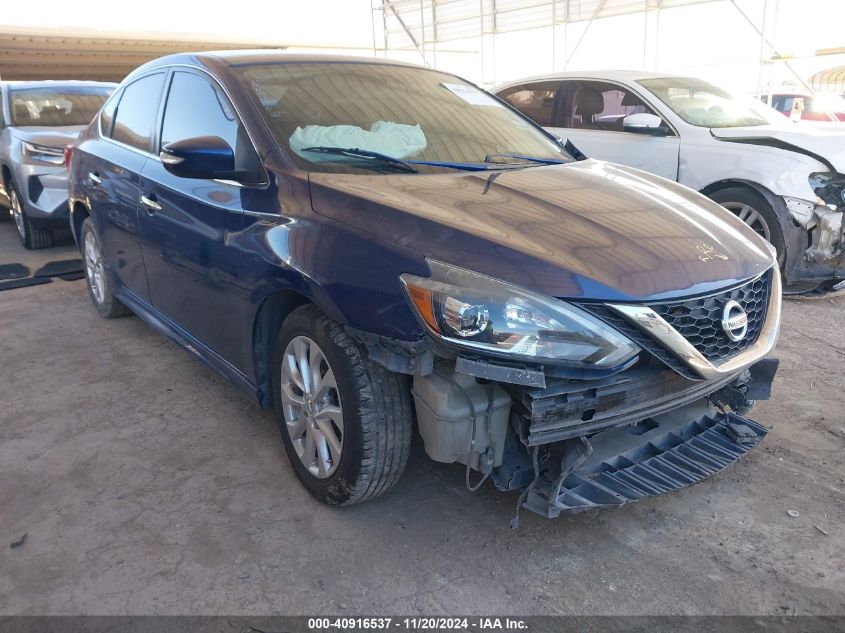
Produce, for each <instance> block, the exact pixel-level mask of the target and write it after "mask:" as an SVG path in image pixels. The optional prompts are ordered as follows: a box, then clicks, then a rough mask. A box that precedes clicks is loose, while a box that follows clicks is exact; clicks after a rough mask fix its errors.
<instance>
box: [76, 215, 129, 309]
mask: <svg viewBox="0 0 845 633" xmlns="http://www.w3.org/2000/svg"><path fill="white" fill-rule="evenodd" d="M79 235H80V238H79V243H80V245H81V246H80V248H81V249H82V258H83V259H82V261H83V263H84V264H85V285H86V287H87V288H88V296H89V297H91V302H92V303H93V304H94V307H95V308H96V309H97V312H99V314H100V316H101V317H103V318H105V319H116V318H119V317H124V316H128V315H130V314H132V311H131V310H130V309H129V308H127V307H126V306H125V305H124V304H123V303H121V302H120V300H119V299H117V298H116V297H115V296H114V294H113V293H112V283H111V278H110V277H109V274H108V271H107V270H104V271H103V272H102V273H101V276H100V278H101V281H102V284H103V291H102V294H103V296H102V299H101V298H99V297H98V296H97V294H96V293H95V291H94V285H95V281H94V280H93V279H92V278H91V275H92V273H91V267H90V266H89V265H88V259H87V255H86V253H85V244H86V239H88V238H87V236H88V235H91V236H92V238H93V239H94V241H95V242H96V244H97V249H98V251H99V252H100V253H102V249H101V248H100V238H99V236H98V235H97V231H96V230H95V228H94V223H93V222H92V221H91V218H85V220H84V221H83V222H82V230H81V231H80V234H79ZM101 257H102V255H101Z"/></svg>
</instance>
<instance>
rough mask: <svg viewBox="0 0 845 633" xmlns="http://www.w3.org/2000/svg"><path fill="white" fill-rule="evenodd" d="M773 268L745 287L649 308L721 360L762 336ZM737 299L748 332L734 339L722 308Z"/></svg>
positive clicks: (710, 356)
mask: <svg viewBox="0 0 845 633" xmlns="http://www.w3.org/2000/svg"><path fill="white" fill-rule="evenodd" d="M771 277H772V271H771V270H768V271H766V273H764V274H763V275H762V276H761V277H758V278H757V279H754V280H753V281H750V282H748V283H746V284H744V285H742V286H739V287H737V288H734V289H733V290H728V291H727V292H721V293H719V294H715V295H710V296H709V297H700V298H698V299H688V300H686V301H679V302H674V303H658V304H653V305H650V306H649V307H650V308H651V309H652V310H654V311H655V312H656V313H657V314H659V315H660V316H661V317H663V319H664V320H666V322H667V323H669V325H671V326H672V327H673V328H675V329H676V330H677V331H678V332H680V334H681V336H683V337H684V338H685V339H687V340H688V341H689V342H690V343H691V344H692V345H693V347H695V349H697V350H698V351H699V352H701V353H702V354H703V355H704V357H705V358H706V359H707V360H709V361H710V362H711V363H717V364H718V363H721V362H722V361H724V360H727V359H728V358H731V357H732V356H735V355H736V354H739V353H740V352H742V351H744V350H746V349H748V348H749V347H751V346H752V345H753V344H754V343H755V342H756V341H757V337H759V336H760V331H761V330H762V329H763V324H764V323H765V322H766V310H767V309H768V306H769V291H770V288H771ZM731 300H733V301H736V302H737V303H739V305H741V306H742V308H743V309H744V310H745V312H746V314H747V315H748V332H747V333H746V335H745V337H744V338H743V339H742V340H740V341H732V340H731V339H729V338H728V336H727V334H725V331H724V329H722V311H723V310H724V308H725V304H726V303H727V302H728V301H731Z"/></svg>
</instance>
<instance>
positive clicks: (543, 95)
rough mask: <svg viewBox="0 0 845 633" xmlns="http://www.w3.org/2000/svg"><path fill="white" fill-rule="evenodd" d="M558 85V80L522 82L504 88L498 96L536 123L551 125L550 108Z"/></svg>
mask: <svg viewBox="0 0 845 633" xmlns="http://www.w3.org/2000/svg"><path fill="white" fill-rule="evenodd" d="M559 85H560V82H558V81H543V82H540V83H532V84H523V85H521V86H513V87H511V88H506V89H505V90H503V91H502V92H500V93H499V97H500V98H502V99H504V100H505V101H507V102H508V103H510V104H511V105H512V106H513V107H514V108H516V109H517V110H519V111H520V112H522V114H524V115H525V116H527V117H528V118H529V119H531V120H532V121H534V122H535V123H537V124H538V125H552V118H553V117H552V109H553V108H554V104H555V95H556V94H557V89H558V86H559Z"/></svg>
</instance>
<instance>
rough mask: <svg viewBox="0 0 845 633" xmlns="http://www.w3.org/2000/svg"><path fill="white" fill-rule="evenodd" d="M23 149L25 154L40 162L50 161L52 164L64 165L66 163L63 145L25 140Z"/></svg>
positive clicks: (22, 145)
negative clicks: (57, 145)
mask: <svg viewBox="0 0 845 633" xmlns="http://www.w3.org/2000/svg"><path fill="white" fill-rule="evenodd" d="M21 149H22V152H23V155H24V156H26V157H27V158H29V159H31V160H34V161H37V162H39V163H48V164H50V165H64V163H65V155H64V154H65V151H64V148H63V147H53V146H52V145H38V144H37V143H26V142H23V143H22V144H21Z"/></svg>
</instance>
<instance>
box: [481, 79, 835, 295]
mask: <svg viewBox="0 0 845 633" xmlns="http://www.w3.org/2000/svg"><path fill="white" fill-rule="evenodd" d="M496 94H497V95H498V96H499V97H500V98H502V99H504V100H505V101H507V102H508V103H510V105H512V106H513V107H515V108H517V109H518V110H520V111H521V112H522V113H523V114H525V115H527V116H528V117H530V118H531V119H532V120H534V121H535V122H536V123H538V124H540V125H542V126H543V127H544V128H546V129H547V130H548V131H549V132H551V133H552V134H554V135H556V136H558V137H560V138H562V139H564V140H569V141H571V142H572V144H574V145H575V147H576V148H577V149H578V150H580V151H581V152H582V153H583V154H585V155H587V156H590V157H593V158H598V159H601V160H606V161H611V162H615V163H621V164H623V165H629V166H631V167H636V168H638V169H642V170H644V171H648V172H651V173H653V174H657V175H659V176H663V177H664V178H668V179H670V180H676V181H678V182H680V183H681V184H684V185H686V186H688V187H691V188H693V189H695V190H697V191H700V192H701V193H703V194H705V195H706V196H709V197H710V198H712V199H713V200H715V201H717V202H719V203H721V204H722V205H723V206H725V207H726V208H728V209H729V210H731V211H733V212H734V213H735V214H737V215H738V216H739V217H740V218H741V219H743V220H744V221H745V222H746V223H748V224H749V225H750V226H751V227H753V228H754V229H755V230H756V231H757V232H758V233H759V234H760V235H762V236H763V237H765V238H766V239H767V240H769V241H770V242H771V243H772V244H773V245H774V246H775V248H776V249H777V252H778V258H779V260H780V262H781V266H782V268H783V272H784V276H785V277H786V280H787V282H789V283H795V282H801V281H812V280H824V279H838V278H842V277H845V240H843V214H845V132H842V131H838V130H829V129H825V130H819V129H816V128H807V127H804V126H800V125H798V124H796V123H794V122H792V121H790V120H788V119H786V118H784V116H783V115H782V114H780V113H778V112H776V111H775V110H773V109H772V108H769V107H768V106H766V105H763V104H759V103H755V102H754V100H753V99H750V98H747V97H738V96H734V95H732V94H730V93H729V92H726V91H725V90H723V89H721V88H718V87H716V86H713V85H711V84H709V83H707V82H705V81H702V80H700V79H695V78H690V77H676V76H671V75H666V74H659V73H651V72H647V71H641V72H634V71H602V72H577V73H576V72H571V73H563V74H556V75H546V76H542V77H535V78H530V79H524V80H522V81H519V82H512V83H510V84H507V85H504V86H501V87H499V88H497V89H496Z"/></svg>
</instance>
